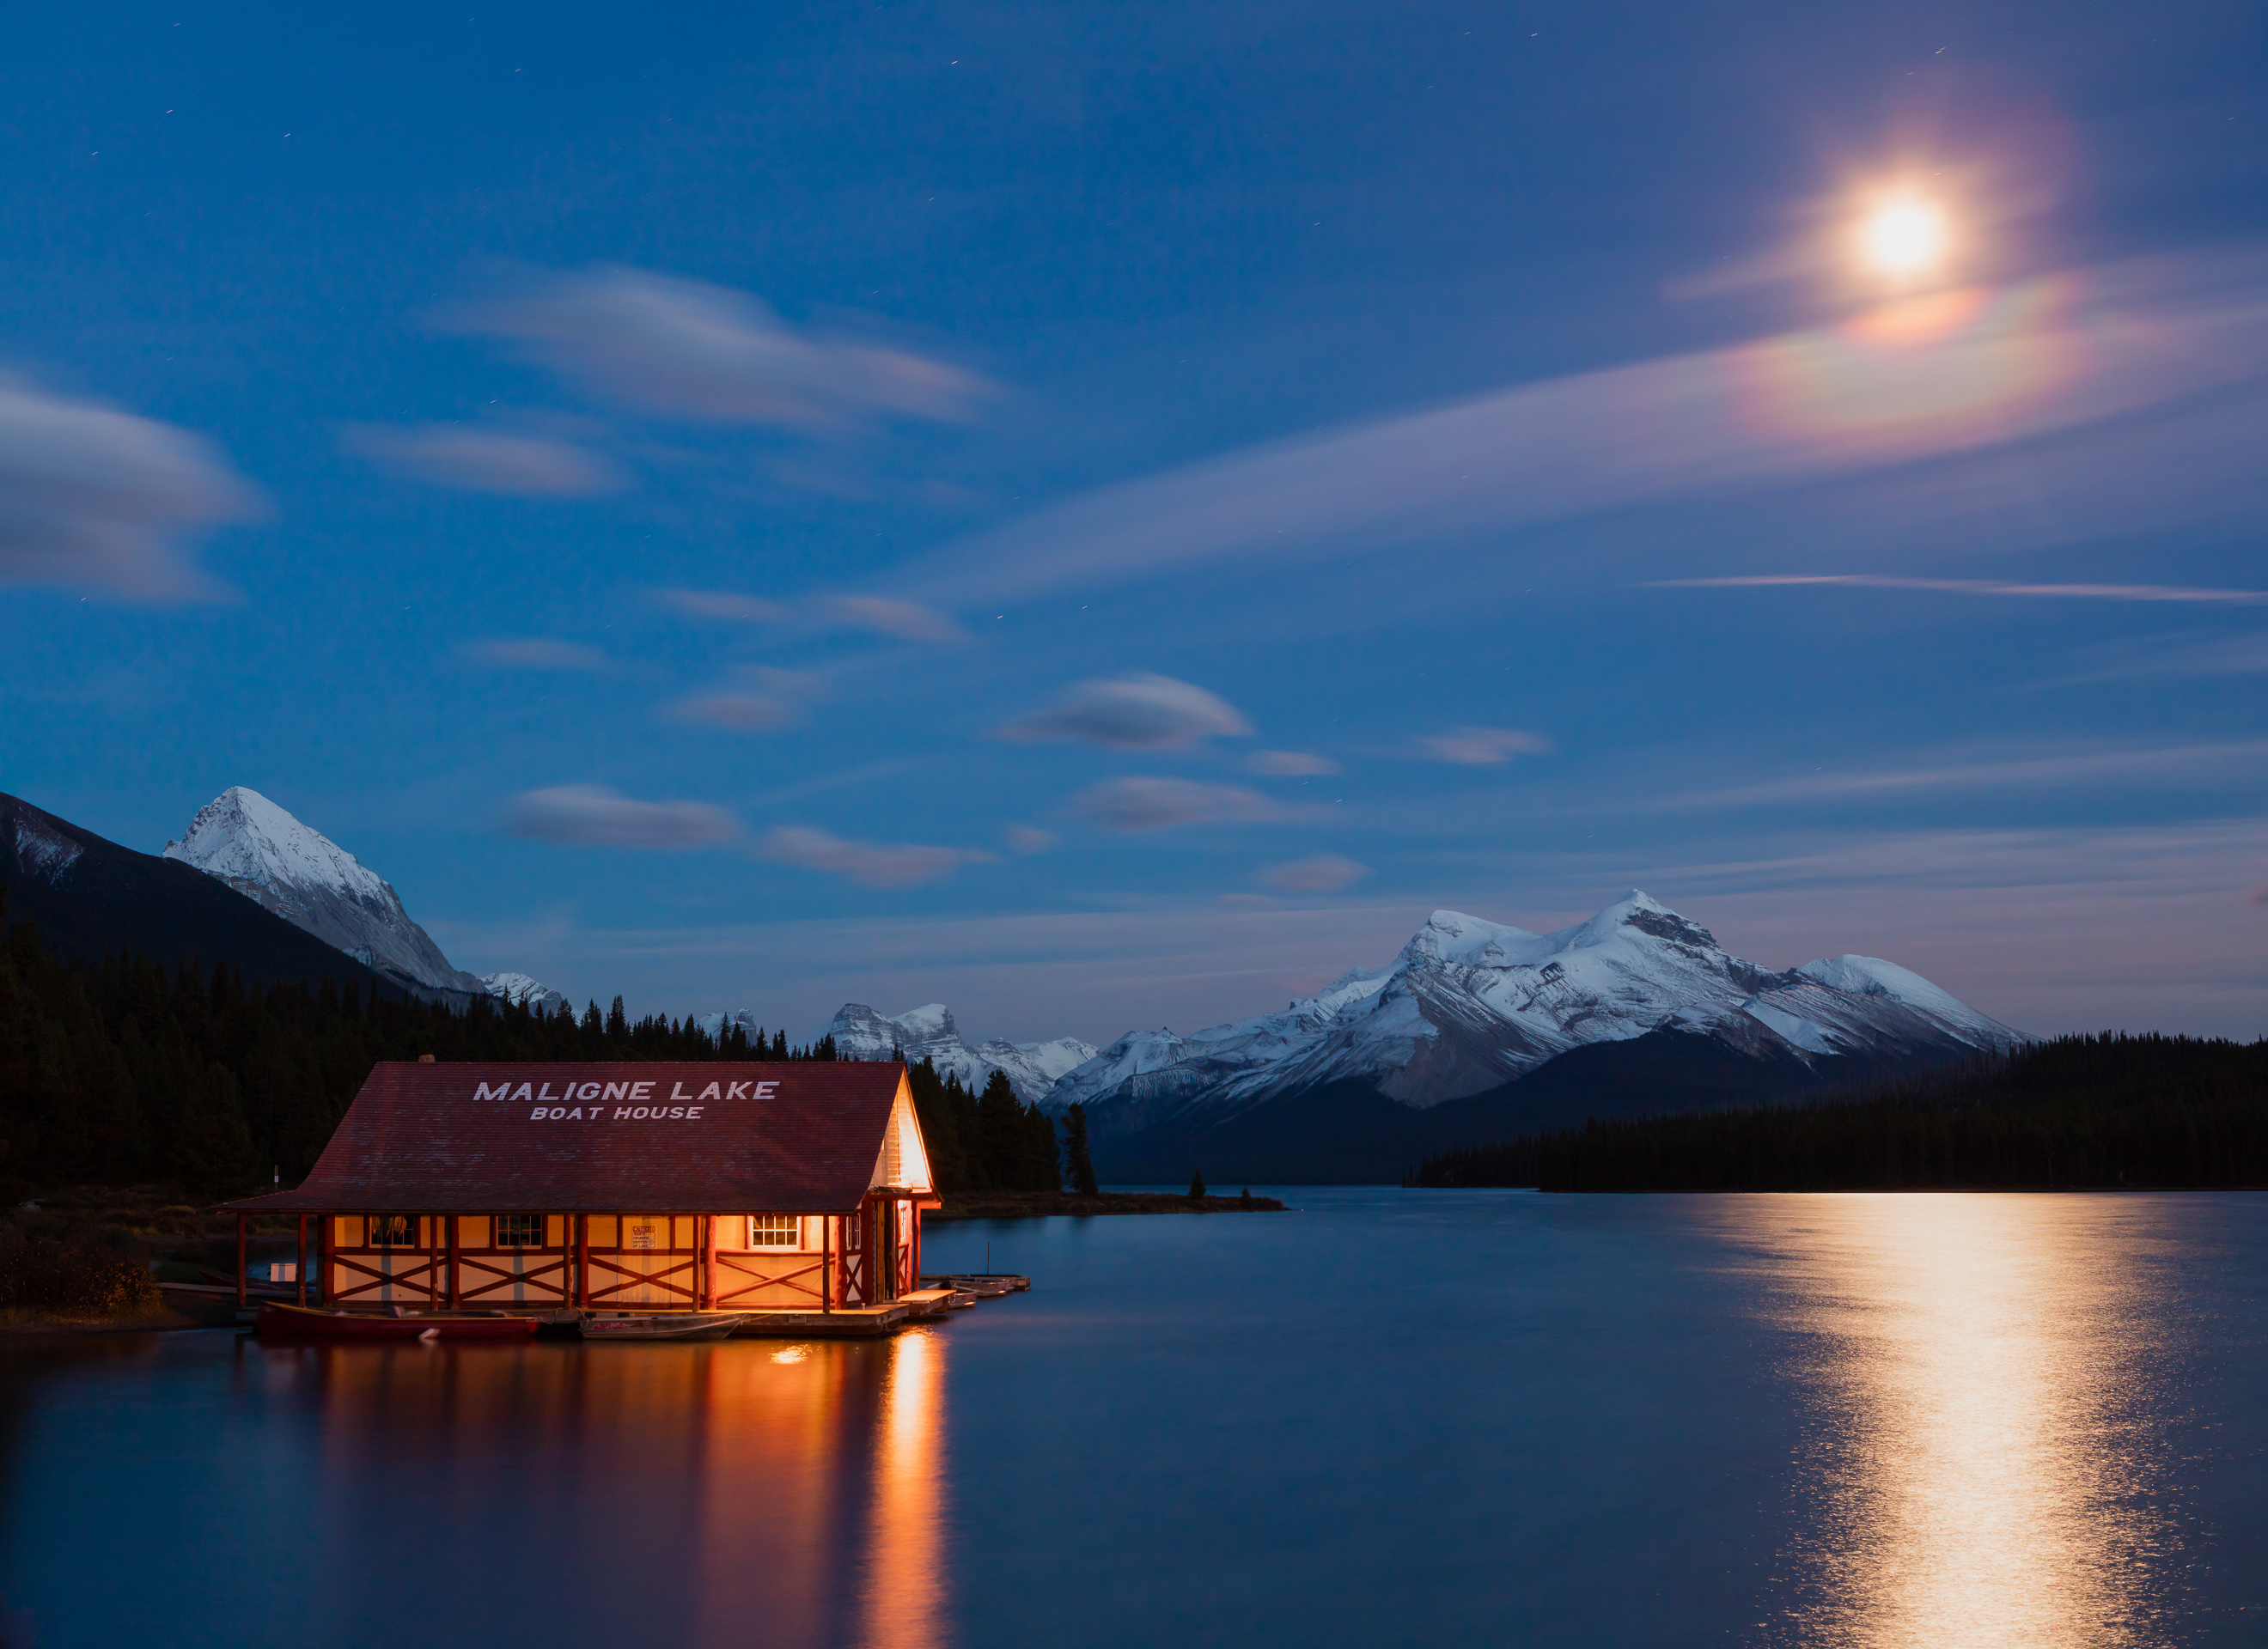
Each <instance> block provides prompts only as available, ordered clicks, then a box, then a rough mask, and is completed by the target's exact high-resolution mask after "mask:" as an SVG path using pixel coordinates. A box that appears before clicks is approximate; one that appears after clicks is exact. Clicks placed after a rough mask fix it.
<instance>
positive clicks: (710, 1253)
mask: <svg viewBox="0 0 2268 1649" xmlns="http://www.w3.org/2000/svg"><path fill="white" fill-rule="evenodd" d="M702 1218H704V1219H706V1220H707V1221H708V1222H709V1235H708V1240H707V1241H705V1242H704V1243H703V1245H702V1249H701V1309H702V1310H703V1311H714V1310H716V1309H717V1216H716V1215H714V1214H704V1215H703V1216H702Z"/></svg>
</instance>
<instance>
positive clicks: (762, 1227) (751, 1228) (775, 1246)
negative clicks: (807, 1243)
mask: <svg viewBox="0 0 2268 1649" xmlns="http://www.w3.org/2000/svg"><path fill="white" fill-rule="evenodd" d="M783 1235H784V1237H785V1239H786V1240H784V1241H777V1240H774V1241H767V1240H765V1239H766V1238H767V1237H772V1238H777V1237H780V1236H783ZM802 1247H803V1216H802V1215H800V1214H750V1215H749V1216H748V1249H749V1251H750V1252H751V1253H778V1252H780V1251H782V1250H784V1249H798V1248H802Z"/></svg>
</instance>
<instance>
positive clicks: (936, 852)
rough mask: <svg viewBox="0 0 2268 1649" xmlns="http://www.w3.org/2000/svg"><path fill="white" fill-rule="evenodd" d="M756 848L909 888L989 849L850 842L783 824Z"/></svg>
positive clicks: (874, 883) (863, 882) (863, 881)
mask: <svg viewBox="0 0 2268 1649" xmlns="http://www.w3.org/2000/svg"><path fill="white" fill-rule="evenodd" d="M757 851H758V852H759V853H760V854H761V855H762V857H763V858H768V859H773V860H777V862H779V863H780V864H783V865H802V866H803V867H804V868H805V869H806V870H815V871H826V872H828V873H830V874H832V875H836V876H843V877H848V878H849V879H850V880H852V881H854V882H857V883H858V884H859V885H860V886H861V887H911V886H913V885H914V884H915V883H917V882H925V881H934V880H936V879H937V878H939V876H942V875H945V874H946V872H949V871H953V870H955V869H958V868H959V867H960V866H961V865H975V864H982V863H984V862H987V861H989V860H990V858H992V856H991V855H990V853H980V852H977V851H976V850H972V849H968V848H948V847H925V846H922V845H919V844H917V843H902V842H901V843H884V842H846V841H844V840H843V838H842V837H841V836H833V835H830V834H829V833H828V832H827V831H825V830H814V829H809V828H805V827H802V826H798V825H782V826H781V827H780V828H777V829H776V830H774V831H772V832H771V833H770V835H768V836H765V837H764V839H763V841H762V843H760V844H759V845H758V848H757Z"/></svg>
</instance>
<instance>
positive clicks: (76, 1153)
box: [0, 887, 1057, 1196]
mask: <svg viewBox="0 0 2268 1649" xmlns="http://www.w3.org/2000/svg"><path fill="white" fill-rule="evenodd" d="M6 909H7V905H6V889H5V887H0V927H4V928H5V936H4V938H0V1195H13V1196H24V1195H26V1194H27V1193H28V1192H29V1191H31V1190H33V1189H42V1188H52V1187H55V1186H58V1185H70V1184H112V1185H125V1184H136V1183H150V1182H156V1183H163V1184H168V1185H177V1186H180V1187H182V1188H184V1189H190V1190H194V1191H198V1192H203V1193H209V1194H217V1193H224V1192H239V1191H243V1190H246V1189H251V1188H254V1187H257V1186H264V1185H267V1184H269V1182H271V1177H278V1176H280V1179H281V1181H282V1182H283V1183H284V1184H285V1185H291V1184H295V1183H297V1182H298V1180H299V1179H300V1178H301V1177H302V1176H303V1175H304V1174H306V1171H307V1170H308V1168H310V1167H313V1164H314V1160H315V1159H316V1157H317V1156H318V1155H319V1154H320V1152H321V1151H322V1148H323V1145H324V1142H325V1141H327V1140H328V1139H329V1137H330V1136H331V1131H332V1130H333V1129H335V1127H337V1125H338V1122H339V1118H340V1117H341V1116H342V1115H345V1112H346V1108H347V1105H348V1103H349V1102H350V1101H351V1100H352V1099H353V1098H354V1096H355V1093H356V1092H357V1090H358V1089H359V1088H360V1087H361V1086H362V1085H363V1081H364V1079H365V1078H367V1077H368V1076H369V1074H370V1069H371V1066H372V1064H375V1063H376V1062H378V1061H379V1060H381V1059H416V1058H418V1057H419V1056H423V1055H426V1054H431V1055H432V1056H434V1057H435V1058H437V1059H444V1060H449V1059H484V1060H510V1061H519V1060H527V1061H536V1060H555V1059H586V1060H587V1059H690V1060H711V1059H832V1058H834V1057H835V1046H834V1043H833V1041H832V1039H830V1038H826V1037H822V1038H821V1039H820V1041H819V1042H817V1043H815V1044H813V1045H811V1046H808V1047H791V1046H790V1045H789V1042H788V1040H787V1036H786V1034H785V1033H784V1032H774V1033H772V1034H770V1035H769V1036H766V1035H765V1034H763V1033H762V1031H761V1030H760V1031H759V1032H758V1034H757V1035H756V1036H755V1037H754V1038H750V1037H749V1036H748V1035H747V1034H746V1033H745V1032H744V1031H742V1030H740V1028H738V1027H731V1028H728V1029H727V1030H726V1031H725V1034H724V1035H723V1036H722V1037H721V1038H719V1037H712V1036H710V1035H708V1034H706V1033H704V1032H703V1030H702V1029H701V1027H699V1026H698V1025H697V1024H696V1023H695V1022H694V1021H693V1020H692V1018H691V1016H688V1017H687V1018H685V1019H682V1020H672V1019H670V1018H668V1017H666V1016H664V1015H653V1016H650V1017H648V1018H645V1019H643V1020H637V1021H635V1022H633V1021H631V1020H630V1019H629V1018H628V1017H627V1015H626V1014H625V1013H624V1012H623V1007H622V998H621V997H615V1003H614V1008H613V1011H612V1012H608V1013H601V1012H600V1010H599V1005H598V1004H596V1003H595V1002H594V1003H592V1004H591V1005H589V1006H588V1007H587V1008H586V1009H585V1012H583V1013H582V1014H581V1015H580V1016H579V1017H578V1015H576V1014H575V1013H574V1012H572V1011H571V1010H569V1011H566V1012H559V1013H556V1014H546V1013H544V1012H541V1010H539V1009H531V1008H527V1007H519V1006H514V1005H509V1004H506V1003H502V1002H498V1001H497V1000H495V999H494V998H488V997H482V998H476V999H475V1001H474V1002H473V1004H472V1005H471V1006H470V1007H469V1008H468V1009H464V1010H461V1011H459V1010H453V1009H452V1008H450V1007H448V1006H447V1005H442V1004H436V1003H428V1002H422V1001H418V1000H416V999H415V998H411V997H405V996H401V995H397V994H394V993H392V992H389V991H387V990H384V989H365V988H362V987H359V986H357V985H356V984H353V983H349V984H346V985H344V986H341V985H339V984H337V983H334V982H332V981H330V980H323V981H321V982H320V983H317V984H315V985H313V986H312V987H310V986H308V985H305V984H298V983H293V984H280V983H278V984H266V985H259V984H247V983H246V981H245V980H244V979H243V977H242V976H241V975H239V974H237V973H236V972H234V971H233V970H232V969H230V968H225V967H216V968H212V969H211V970H210V972H208V971H207V970H206V969H204V968H202V967H200V966H199V965H197V964H196V963H195V961H189V962H185V963H183V964H181V965H180V966H179V967H177V968H173V969H171V970H168V969H166V968H160V967H158V965H157V964H155V963H153V962H150V961H144V960H142V959H140V958H136V957H132V956H117V957H110V958H106V959H104V960H101V961H63V960H62V959H59V958H57V957H56V956H55V955H54V954H53V953H51V952H50V951H49V950H48V948H47V946H45V945H43V944H42V943H41V942H40V936H39V932H38V930H37V929H36V928H35V927H34V925H33V924H31V923H28V922H18V923H15V924H12V925H10V924H7V922H6ZM915 1092H916V1097H917V1101H918V1103H919V1105H920V1109H921V1114H922V1123H923V1127H924V1131H925V1132H926V1133H927V1134H928V1136H929V1137H930V1140H931V1153H932V1158H933V1159H934V1166H935V1167H936V1170H937V1173H938V1174H939V1184H940V1186H941V1187H943V1188H944V1189H956V1190H957V1189H1055V1187H1056V1184H1057V1182H1056V1180H1055V1179H1054V1178H1052V1177H1043V1174H1047V1175H1051V1174H1053V1173H1054V1171H1055V1170H1054V1169H1053V1168H1052V1167H1050V1166H1049V1165H1051V1164H1052V1163H1053V1161H1054V1158H1055V1134H1054V1127H1053V1124H1052V1123H1049V1120H1048V1118H1047V1117H1046V1116H1045V1115H1042V1114H1041V1113H1040V1112H1039V1111H1038V1110H1037V1109H1036V1108H1027V1107H1025V1106H1023V1105H1021V1104H1020V1103H1019V1102H1018V1101H1017V1100H1016V1098H1015V1096H1014V1094H1013V1093H1007V1094H1006V1095H1005V1104H1004V1103H1003V1102H1002V1099H1001V1096H1000V1095H997V1094H995V1093H992V1092H991V1091H990V1089H988V1090H987V1091H986V1093H984V1095H983V1096H982V1097H979V1096H976V1095H972V1094H970V1093H968V1092H967V1090H965V1089H963V1088H962V1087H961V1086H960V1084H959V1083H957V1082H946V1081H940V1080H939V1078H938V1077H937V1075H936V1073H935V1072H934V1071H929V1070H927V1069H926V1068H925V1067H917V1068H916V1075H915ZM1042 1130H1044V1138H1042Z"/></svg>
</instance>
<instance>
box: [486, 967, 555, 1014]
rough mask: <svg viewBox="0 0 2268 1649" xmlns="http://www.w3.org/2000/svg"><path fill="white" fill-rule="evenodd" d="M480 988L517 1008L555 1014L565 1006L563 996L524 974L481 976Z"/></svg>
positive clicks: (538, 980)
mask: <svg viewBox="0 0 2268 1649" xmlns="http://www.w3.org/2000/svg"><path fill="white" fill-rule="evenodd" d="M481 988H482V990H486V991H487V992H488V993H489V995H490V996H492V997H502V998H503V999H504V1000H505V1001H506V1002H510V1003H512V1004H514V1005H518V1006H523V1007H540V1008H541V1009H542V1010H543V1011H544V1012H546V1013H556V1012H559V1010H560V1009H561V1008H563V1007H565V1006H566V1005H567V998H566V997H564V996H562V995H561V994H560V993H559V992H558V991H556V990H553V989H552V988H551V987H550V986H549V985H547V984H545V983H543V982H542V981H541V980H540V979H530V978H529V977H528V976H527V975H526V974H513V973H503V974H482V975H481Z"/></svg>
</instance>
